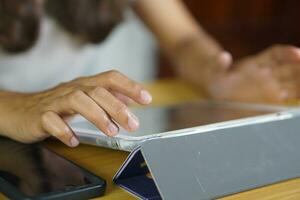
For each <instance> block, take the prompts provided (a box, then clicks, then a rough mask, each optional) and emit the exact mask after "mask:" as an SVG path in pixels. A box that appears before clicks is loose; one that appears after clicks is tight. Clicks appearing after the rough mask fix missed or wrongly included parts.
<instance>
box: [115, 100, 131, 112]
mask: <svg viewBox="0 0 300 200" xmlns="http://www.w3.org/2000/svg"><path fill="white" fill-rule="evenodd" d="M115 113H116V115H124V114H127V113H128V108H127V106H126V105H125V104H122V103H120V104H119V105H117V106H115Z"/></svg>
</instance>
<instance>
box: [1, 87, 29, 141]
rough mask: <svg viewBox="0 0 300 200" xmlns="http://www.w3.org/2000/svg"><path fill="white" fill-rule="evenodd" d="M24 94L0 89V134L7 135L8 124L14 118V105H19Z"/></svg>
mask: <svg viewBox="0 0 300 200" xmlns="http://www.w3.org/2000/svg"><path fill="white" fill-rule="evenodd" d="M24 96H26V94H22V93H16V92H10V91H0V135H2V136H8V135H7V133H8V132H9V130H8V129H9V124H10V123H12V121H13V120H14V119H15V117H14V116H13V115H14V111H15V110H16V108H15V106H17V105H21V104H22V102H20V101H22V99H21V98H20V97H24Z"/></svg>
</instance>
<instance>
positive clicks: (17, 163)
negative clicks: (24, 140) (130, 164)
mask: <svg viewBox="0 0 300 200" xmlns="http://www.w3.org/2000/svg"><path fill="white" fill-rule="evenodd" d="M105 188H106V182H105V180H103V179H102V178H100V177H98V176H96V175H94V174H93V173H91V172H89V171H88V170H86V169H84V168H81V167H80V166H78V165H76V164H74V163H72V162H71V161H69V160H67V159H65V158H63V157H61V156H59V155H58V154H56V153H54V152H52V151H51V150H49V149H47V148H45V147H43V146H41V145H40V144H30V145H28V144H27V145H26V144H21V143H18V142H15V141H12V140H10V139H7V138H3V137H0V192H1V193H3V194H4V195H6V196H7V197H8V198H9V199H15V200H25V199H26V200H30V199H41V200H43V199H44V200H46V199H47V200H60V199H63V200H69V199H72V200H80V199H90V198H94V197H97V196H102V195H103V194H104V192H105Z"/></svg>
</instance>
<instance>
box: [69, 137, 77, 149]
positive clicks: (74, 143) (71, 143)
mask: <svg viewBox="0 0 300 200" xmlns="http://www.w3.org/2000/svg"><path fill="white" fill-rule="evenodd" d="M70 145H71V147H76V146H78V145H79V141H78V139H77V138H76V137H74V136H73V137H72V138H71V140H70Z"/></svg>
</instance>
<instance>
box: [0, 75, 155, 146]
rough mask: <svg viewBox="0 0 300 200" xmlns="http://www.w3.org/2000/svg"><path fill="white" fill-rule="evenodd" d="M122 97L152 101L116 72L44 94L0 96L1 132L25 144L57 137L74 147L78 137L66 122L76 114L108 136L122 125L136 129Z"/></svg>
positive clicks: (83, 80)
mask: <svg viewBox="0 0 300 200" xmlns="http://www.w3.org/2000/svg"><path fill="white" fill-rule="evenodd" d="M115 94H118V95H115ZM120 94H121V95H120ZM116 96H117V97H116ZM120 96H121V97H124V96H125V97H128V98H129V99H132V100H133V101H135V102H137V103H139V104H149V103H150V102H151V100H152V97H151V95H150V94H149V93H148V92H147V91H146V90H145V89H144V88H143V87H142V86H141V85H140V84H138V83H136V82H134V81H132V80H130V79H129V78H127V77H126V76H124V75H123V74H121V73H119V72H117V71H108V72H105V73H101V74H98V75H95V76H92V77H83V78H78V79H75V80H73V81H70V82H67V83H63V84H60V85H58V86H57V87H55V88H53V89H50V90H47V91H45V92H41V93H35V94H15V93H14V94H8V95H0V107H1V109H2V108H3V109H2V111H3V112H2V113H5V116H2V117H1V122H0V132H1V133H3V134H5V136H7V137H10V138H12V139H15V140H18V141H21V142H26V143H30V142H35V141H39V140H42V139H45V138H47V137H49V136H54V137H56V138H57V139H59V140H60V141H62V142H63V143H65V144H66V145H68V146H71V147H75V146H77V145H78V143H79V142H78V139H77V138H76V136H75V134H74V133H73V131H72V130H71V129H70V127H69V126H68V125H67V123H66V120H67V118H68V117H70V116H72V115H74V114H80V115H82V116H83V117H85V118H86V119H87V120H89V121H90V122H92V123H93V124H94V125H95V126H96V127H98V128H99V129H100V130H101V131H102V132H103V133H105V134H107V135H108V136H114V135H116V134H117V133H118V130H119V126H121V127H123V128H124V129H126V130H127V131H135V130H137V129H138V127H139V122H138V119H137V117H136V116H134V115H133V114H132V113H131V112H130V111H129V109H128V107H127V106H126V103H125V102H123V101H122V99H124V98H118V97H120ZM128 98H127V99H128ZM120 99H121V100H120ZM0 112H1V111H0ZM2 113H1V115H2ZM3 115H4V114H3ZM3 119H4V121H3Z"/></svg>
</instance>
